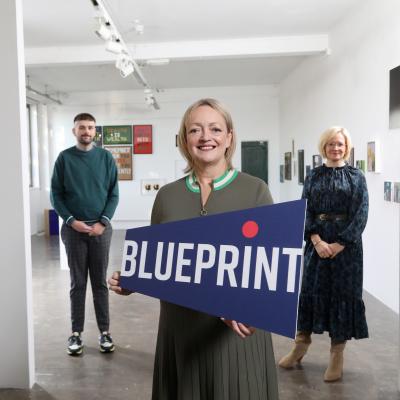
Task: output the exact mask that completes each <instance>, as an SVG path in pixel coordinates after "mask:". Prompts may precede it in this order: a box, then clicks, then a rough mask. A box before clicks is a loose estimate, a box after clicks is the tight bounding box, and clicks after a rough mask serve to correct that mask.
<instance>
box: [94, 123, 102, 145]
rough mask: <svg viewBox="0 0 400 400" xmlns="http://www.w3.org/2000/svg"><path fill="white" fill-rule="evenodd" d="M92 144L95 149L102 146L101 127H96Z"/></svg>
mask: <svg viewBox="0 0 400 400" xmlns="http://www.w3.org/2000/svg"><path fill="white" fill-rule="evenodd" d="M93 142H94V144H95V145H96V146H97V147H102V146H103V127H102V126H96V135H95V137H94V139H93Z"/></svg>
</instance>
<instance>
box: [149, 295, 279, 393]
mask: <svg viewBox="0 0 400 400" xmlns="http://www.w3.org/2000/svg"><path fill="white" fill-rule="evenodd" d="M278 398H279V397H278V385H277V377H276V366H275V359H274V353H273V348H272V340H271V335H270V334H269V333H268V332H264V331H262V330H257V331H256V332H255V333H254V334H253V335H252V336H250V337H247V338H245V339H242V338H240V337H239V336H238V335H237V334H236V333H234V332H233V331H232V330H231V329H230V328H228V327H227V326H226V325H225V324H224V323H223V322H222V321H221V320H220V319H219V318H217V317H213V316H210V315H207V314H204V313H201V312H198V311H194V310H191V309H188V308H185V307H181V306H177V305H174V304H171V303H167V302H161V310H160V322H159V331H158V338H157V348H156V357H155V365H154V376H153V395H152V400H277V399H278Z"/></svg>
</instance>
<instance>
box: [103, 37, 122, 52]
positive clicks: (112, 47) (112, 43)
mask: <svg viewBox="0 0 400 400" xmlns="http://www.w3.org/2000/svg"><path fill="white" fill-rule="evenodd" d="M106 50H107V51H109V52H110V53H114V54H121V53H122V50H123V47H122V44H121V42H120V41H119V40H118V39H117V40H113V39H110V40H107V42H106Z"/></svg>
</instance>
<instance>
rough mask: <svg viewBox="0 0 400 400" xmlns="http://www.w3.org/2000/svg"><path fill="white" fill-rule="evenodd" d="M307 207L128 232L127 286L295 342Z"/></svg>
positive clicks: (299, 204) (278, 207) (296, 204)
mask: <svg viewBox="0 0 400 400" xmlns="http://www.w3.org/2000/svg"><path fill="white" fill-rule="evenodd" d="M305 210H306V201H305V200H296V201H291V202H286V203H280V204H274V205H270V206H262V207H256V208H251V209H247V210H241V211H233V212H227V213H222V214H216V215H210V216H206V217H199V218H193V219H188V220H183V221H177V222H169V223H165V224H160V225H153V226H147V227H143V228H136V229H129V230H127V232H126V238H125V245H124V252H123V260H122V268H121V287H122V288H125V289H129V290H131V291H134V292H140V293H143V294H145V295H149V296H152V297H156V298H159V299H162V300H165V301H168V302H171V303H174V304H179V305H182V306H185V307H189V308H192V309H195V310H198V311H202V312H205V313H207V314H211V315H215V316H218V317H224V318H226V319H233V320H236V321H240V322H243V323H245V324H248V325H251V326H254V327H257V328H261V329H264V330H267V331H270V332H274V333H277V334H280V335H284V336H288V337H292V338H293V337H294V336H295V333H296V322H297V306H298V299H299V290H300V281H301V271H302V260H303V249H302V247H303V246H302V245H303V234H304V220H305Z"/></svg>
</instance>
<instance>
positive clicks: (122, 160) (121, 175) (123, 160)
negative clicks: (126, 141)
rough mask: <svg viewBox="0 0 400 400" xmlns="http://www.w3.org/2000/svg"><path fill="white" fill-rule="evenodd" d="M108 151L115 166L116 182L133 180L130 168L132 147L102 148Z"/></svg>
mask: <svg viewBox="0 0 400 400" xmlns="http://www.w3.org/2000/svg"><path fill="white" fill-rule="evenodd" d="M104 148H105V149H106V150H108V151H109V152H110V153H111V154H112V156H113V158H114V160H115V163H116V164H117V169H118V180H120V181H131V180H133V168H132V146H104Z"/></svg>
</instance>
